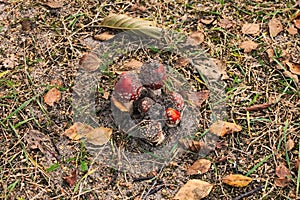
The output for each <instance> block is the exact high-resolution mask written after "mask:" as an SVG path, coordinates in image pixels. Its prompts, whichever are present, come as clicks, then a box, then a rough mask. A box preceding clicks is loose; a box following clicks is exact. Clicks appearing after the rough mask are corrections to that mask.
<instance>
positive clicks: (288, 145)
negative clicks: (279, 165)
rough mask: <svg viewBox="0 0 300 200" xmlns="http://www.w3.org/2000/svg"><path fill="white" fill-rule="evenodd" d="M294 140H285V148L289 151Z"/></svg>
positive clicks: (292, 146) (293, 144)
mask: <svg viewBox="0 0 300 200" xmlns="http://www.w3.org/2000/svg"><path fill="white" fill-rule="evenodd" d="M294 146H295V142H294V140H292V139H291V138H290V139H288V141H286V150H288V151H290V150H292V149H293V148H294Z"/></svg>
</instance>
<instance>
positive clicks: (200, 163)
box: [187, 158, 211, 175]
mask: <svg viewBox="0 0 300 200" xmlns="http://www.w3.org/2000/svg"><path fill="white" fill-rule="evenodd" d="M210 166H211V161H210V160H207V159H204V158H201V159H199V160H197V161H196V162H194V163H193V165H192V166H190V167H189V168H188V170H187V175H195V174H204V173H206V172H208V171H209V169H210Z"/></svg>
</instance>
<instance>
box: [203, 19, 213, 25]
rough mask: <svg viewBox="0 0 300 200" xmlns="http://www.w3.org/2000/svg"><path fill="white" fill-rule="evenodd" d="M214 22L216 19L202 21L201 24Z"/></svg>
mask: <svg viewBox="0 0 300 200" xmlns="http://www.w3.org/2000/svg"><path fill="white" fill-rule="evenodd" d="M213 21H215V19H214V18H211V19H200V22H201V23H203V24H207V25H208V24H211V23H212V22H213Z"/></svg>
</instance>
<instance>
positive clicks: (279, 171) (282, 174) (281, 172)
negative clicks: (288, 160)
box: [275, 163, 291, 178]
mask: <svg viewBox="0 0 300 200" xmlns="http://www.w3.org/2000/svg"><path fill="white" fill-rule="evenodd" d="M275 173H276V175H277V176H278V177H279V178H287V177H289V176H291V173H290V171H289V170H288V168H286V166H285V165H284V164H282V163H281V164H279V165H278V166H277V167H276V170H275Z"/></svg>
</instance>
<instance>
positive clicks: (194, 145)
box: [179, 139, 209, 152]
mask: <svg viewBox="0 0 300 200" xmlns="http://www.w3.org/2000/svg"><path fill="white" fill-rule="evenodd" d="M179 143H180V144H181V145H183V146H184V147H185V148H186V149H188V150H190V151H193V152H198V151H200V150H209V147H208V146H207V145H206V144H205V143H204V142H201V141H195V140H189V139H181V140H179Z"/></svg>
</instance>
